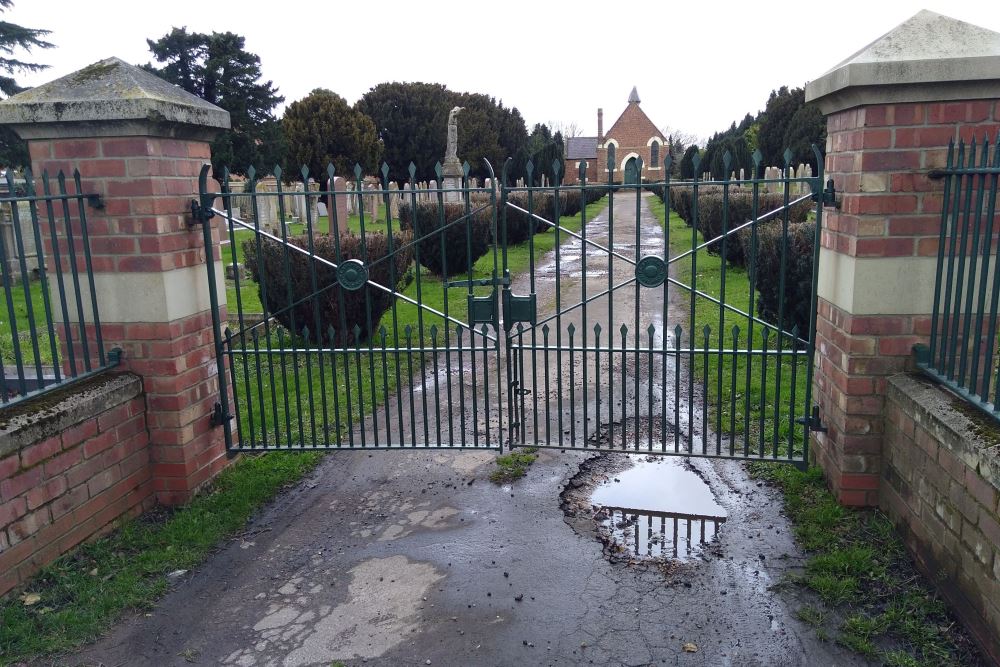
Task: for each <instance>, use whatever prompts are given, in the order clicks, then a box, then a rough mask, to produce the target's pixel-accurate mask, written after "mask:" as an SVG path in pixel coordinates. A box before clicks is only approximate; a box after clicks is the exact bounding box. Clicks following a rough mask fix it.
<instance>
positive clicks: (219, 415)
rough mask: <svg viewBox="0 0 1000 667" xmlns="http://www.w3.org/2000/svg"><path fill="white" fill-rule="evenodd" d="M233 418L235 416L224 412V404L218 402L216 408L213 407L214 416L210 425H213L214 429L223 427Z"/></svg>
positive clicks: (210, 420)
mask: <svg viewBox="0 0 1000 667" xmlns="http://www.w3.org/2000/svg"><path fill="white" fill-rule="evenodd" d="M232 418H233V416H232V415H231V414H228V413H226V412H225V411H223V409H222V403H218V402H217V403H216V404H215V405H214V406H212V416H211V418H210V419H209V424H211V425H212V427H213V428H214V427H216V426H222V425H223V424H225V423H226V422H227V421H229V420H230V419H232Z"/></svg>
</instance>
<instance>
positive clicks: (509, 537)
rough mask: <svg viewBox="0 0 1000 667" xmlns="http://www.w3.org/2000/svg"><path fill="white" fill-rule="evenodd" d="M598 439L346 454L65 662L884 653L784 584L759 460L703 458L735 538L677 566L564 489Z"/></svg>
mask: <svg viewBox="0 0 1000 667" xmlns="http://www.w3.org/2000/svg"><path fill="white" fill-rule="evenodd" d="M622 215H624V213H622ZM591 229H594V227H592V228H591ZM652 233H653V231H652V230H650V234H652ZM616 243H618V242H617V241H616ZM623 243H624V241H623ZM564 248H565V250H566V252H571V249H572V245H567V246H564ZM544 266H545V264H544V262H543V264H542V265H541V266H540V268H541V269H542V270H543V274H544ZM554 282H555V281H554V279H553V280H552V281H551V284H552V285H553V288H552V289H554ZM522 287H523V285H521V284H518V285H517V290H515V291H517V292H518V293H525V292H524V291H520V290H521V289H522ZM540 287H541V286H540ZM577 288H580V285H579V282H577V287H576V288H574V287H573V282H572V276H567V280H566V286H565V289H566V290H567V292H566V293H567V294H572V290H573V289H577ZM560 289H563V280H562V277H560ZM540 291H541V289H540ZM550 296H552V297H553V298H554V294H552V293H550ZM640 299H641V297H640ZM606 305H607V304H605V306H606ZM615 307H616V308H622V310H623V312H625V313H628V314H631V313H632V312H634V309H631V310H630V309H629V307H622V306H621V302H619V303H617V304H616V306H615ZM659 307H660V308H661V309H662V308H663V304H662V302H661V304H660V306H659ZM639 312H640V313H647V312H648V313H649V314H650V316H651V317H652V316H655V314H656V311H655V309H654V310H652V311H647V310H645V307H644V306H643V307H642V308H641V309H640V310H639ZM661 313H662V310H661ZM642 324H643V325H645V324H646V322H642ZM626 357H627V355H626ZM625 361H626V363H628V359H627V358H626V360H625ZM654 368H655V367H654ZM549 370H550V372H551V370H552V367H551V366H550V367H549ZM659 370H661V371H662V369H659ZM655 375H656V373H655V372H654V373H652V374H651V375H649V374H647V376H646V377H655ZM638 377H639V378H640V382H641V381H642V377H643V376H642V375H639V376H638ZM463 381H465V380H463ZM468 382H469V383H471V378H469V380H468ZM633 382H634V379H633ZM646 391H647V395H648V389H646ZM626 396H628V394H627V393H626ZM628 404H629V401H628V400H626V401H625V405H626V406H627V405H628ZM595 407H596V405H595ZM466 409H467V410H468V409H469V408H468V407H467V408H466ZM580 410H581V413H580V414H581V417H582V407H581V408H580ZM593 414H594V413H593V412H591V416H593ZM631 414H632V415H636V414H638V415H639V417H640V418H641V417H642V414H641V412H640V413H635V412H633V413H631ZM467 416H468V417H472V416H473V415H472V413H467ZM628 416H629V413H626V421H627V418H628ZM604 418H605V419H606V417H604ZM469 421H474V420H472V419H470V420H469ZM612 421H613V420H612ZM580 423H581V424H582V423H584V422H580ZM581 428H582V427H581ZM640 430H641V429H640ZM620 432H621V431H619V433H620ZM628 432H632V431H628ZM616 437H620V436H616ZM624 442H626V443H627V442H629V441H628V440H627V439H626V440H625V441H624ZM618 456H621V455H618ZM591 457H592V454H590V453H586V452H575V451H564V452H562V451H559V450H543V451H542V452H541V453H540V457H539V460H538V461H537V462H536V463H535V465H534V466H532V467H531V469H530V470H529V472H528V475H527V477H525V478H524V479H522V480H520V481H519V482H517V483H516V484H515V485H513V487H506V486H504V487H500V486H496V485H493V484H491V483H490V482H489V481H488V476H489V473H490V472H491V470H492V469H493V466H492V461H493V459H494V454H493V453H491V452H475V451H441V450H431V451H417V452H398V451H397V452H364V451H350V452H339V453H336V454H333V455H331V456H329V457H328V458H327V459H326V460H324V462H323V463H322V464H321V465H320V467H319V468H318V469H317V471H316V472H315V473H314V474H313V475H312V476H311V478H310V479H309V480H307V481H306V482H305V483H303V484H300V485H298V486H297V487H295V488H294V489H292V490H290V491H289V492H287V493H285V494H283V495H282V496H281V497H280V498H279V499H278V500H277V501H276V502H275V503H273V504H272V505H271V506H270V507H269V508H267V509H266V510H265V511H264V512H263V514H262V515H261V516H260V517H258V518H257V519H256V520H255V521H253V522H252V523H251V524H250V525H249V526H248V527H247V530H246V532H245V533H244V535H243V536H242V537H241V538H238V539H236V540H234V541H232V542H230V543H228V544H226V545H224V546H223V549H222V550H221V551H220V553H218V554H217V555H216V556H214V557H213V558H212V559H211V560H210V561H209V562H208V563H206V564H205V565H204V566H203V567H201V568H199V569H198V570H196V571H195V572H194V573H192V574H191V575H189V576H187V577H184V578H182V579H181V580H179V581H178V582H177V585H176V588H175V590H174V591H172V592H171V593H170V594H169V595H167V596H166V597H165V598H164V600H163V601H162V602H161V604H159V605H158V606H157V608H156V609H154V610H153V611H152V612H151V613H150V614H148V615H138V616H136V617H135V618H133V619H131V620H130V621H128V622H126V623H124V624H122V625H121V626H120V627H118V628H117V629H115V630H114V632H112V633H111V635H110V636H108V637H107V638H105V639H104V640H102V641H100V642H99V643H98V644H96V645H94V646H92V647H90V648H88V649H87V650H86V651H84V652H82V653H80V654H79V655H75V656H71V657H69V658H68V659H66V660H64V661H62V663H65V664H73V665H80V664H87V665H97V664H102V665H126V664H127V665H156V666H161V665H178V666H182V665H188V664H190V663H191V662H193V663H194V664H205V665H215V664H220V665H246V666H250V665H275V666H277V665H288V666H293V665H325V666H328V665H330V664H331V663H334V662H335V661H341V662H343V663H345V664H347V665H351V666H354V665H361V664H367V665H387V666H390V665H391V666H396V665H428V664H430V665H455V666H463V667H464V666H467V665H490V666H492V665H502V666H508V665H509V666H515V665H516V666H520V665H577V664H595V665H734V666H744V665H747V666H749V665H855V664H864V663H863V662H862V661H860V660H859V659H858V658H856V657H855V656H853V655H851V654H849V653H847V652H846V651H844V650H843V649H841V648H840V647H838V646H836V645H833V644H829V643H824V642H821V641H819V640H818V639H817V638H816V637H815V634H814V632H813V631H812V629H811V628H809V627H807V626H806V625H804V624H803V623H801V622H800V621H798V620H797V619H796V618H795V617H794V615H793V613H792V605H791V604H790V603H789V601H788V600H786V599H784V598H783V595H788V594H789V593H782V594H779V593H778V592H776V591H775V590H774V588H773V587H774V586H775V584H777V583H778V582H780V581H781V580H782V578H783V577H785V576H787V575H788V574H790V573H793V572H795V571H796V570H797V568H799V567H800V566H801V564H802V562H803V560H804V559H803V557H802V555H801V553H800V552H799V551H798V550H797V548H796V547H795V545H794V542H793V539H792V535H791V532H790V527H789V525H788V523H787V521H786V520H785V519H784V517H783V516H782V515H781V513H780V501H779V498H778V496H777V494H776V493H775V492H774V491H773V490H771V489H768V488H766V487H759V486H757V485H756V484H754V483H753V482H751V481H750V480H748V479H747V477H746V474H745V472H744V471H743V469H742V467H741V466H740V464H738V463H734V462H728V461H706V460H694V461H692V462H691V464H690V465H691V466H692V469H693V470H695V471H696V472H697V474H698V475H699V477H700V478H701V479H703V480H704V481H705V482H707V484H708V486H709V487H710V488H711V490H712V502H714V503H715V504H716V505H717V506H718V508H721V509H722V510H723V512H724V514H725V517H726V520H725V523H724V526H723V528H722V529H721V531H720V536H719V539H718V541H717V548H714V549H706V550H704V551H702V552H700V553H698V554H693V556H694V557H692V558H691V559H690V560H689V561H688V562H686V563H680V564H672V565H671V566H670V567H666V568H664V567H658V566H655V565H653V564H638V565H631V566H630V565H628V564H627V563H623V562H611V561H610V560H609V559H608V558H606V557H605V553H604V546H603V545H602V543H601V542H600V541H599V540H598V539H596V535H595V529H596V527H597V524H596V522H595V521H594V518H593V516H592V512H591V508H590V507H589V505H586V504H581V505H580V506H576V507H573V506H571V507H568V508H567V509H568V514H567V513H565V512H564V510H563V508H561V507H560V497H559V494H560V491H561V490H562V489H563V488H565V487H567V486H572V484H573V483H574V480H575V478H576V476H577V475H578V473H579V471H580V468H581V465H584V464H586V463H587V462H588V460H589V459H590V458H591ZM712 509H713V511H717V509H715V508H712ZM721 515H722V514H721V513H719V514H718V515H717V516H721ZM685 644H693V645H695V646H696V647H697V652H688V651H686V650H685V649H684V645H685Z"/></svg>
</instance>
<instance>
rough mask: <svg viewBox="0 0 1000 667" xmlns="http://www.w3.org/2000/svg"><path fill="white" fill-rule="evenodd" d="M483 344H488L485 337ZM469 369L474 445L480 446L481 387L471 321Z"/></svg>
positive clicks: (474, 335) (474, 330)
mask: <svg viewBox="0 0 1000 667" xmlns="http://www.w3.org/2000/svg"><path fill="white" fill-rule="evenodd" d="M483 345H486V340H485V338H484V339H483ZM469 370H470V372H471V373H472V446H473V447H477V448H478V447H479V428H478V426H479V387H478V386H477V385H478V381H477V376H478V373H476V326H475V324H473V323H472V322H470V323H469Z"/></svg>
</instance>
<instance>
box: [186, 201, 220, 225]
mask: <svg viewBox="0 0 1000 667" xmlns="http://www.w3.org/2000/svg"><path fill="white" fill-rule="evenodd" d="M209 201H211V200H209ZM214 217H215V212H214V211H213V210H212V207H211V205H209V206H207V207H206V206H205V205H204V204H199V203H198V200H197V199H192V200H191V219H190V220H189V221H188V227H194V226H195V225H201V224H204V223H206V222H208V221H209V220H211V219H212V218H214Z"/></svg>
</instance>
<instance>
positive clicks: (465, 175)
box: [425, 162, 490, 447]
mask: <svg viewBox="0 0 1000 667" xmlns="http://www.w3.org/2000/svg"><path fill="white" fill-rule="evenodd" d="M461 183H462V203H463V204H464V213H465V270H466V277H467V278H468V287H467V292H466V303H469V302H471V301H472V298H473V296H474V293H475V292H474V289H473V286H472V274H473V260H472V205H471V199H470V193H469V188H470V181H469V163H468V162H465V163H463V164H462V181H461ZM469 328H470V329H471V331H472V363H471V366H472V376H473V382H475V377H476V324H475V322H472V321H471V318H470V321H469ZM488 343H489V341H488V340H487V338H486V336H485V335H484V336H483V342H482V345H483V347H484V348H485V347H486V346H487V345H488ZM489 384H490V379H489V368H488V366H487V364H486V363H485V362H484V364H483V389H484V390H486V389H488V387H489ZM472 400H473V406H472V414H474V415H475V416H476V422H477V423H476V424H475V425H474V426H473V441H474V444H475V446H477V447H478V446H479V428H478V421H479V410H478V409H476V404H475V401H476V400H477V398H476V390H475V384H473V391H472ZM483 410H484V411H485V413H486V421H487V422H489V410H490V406H489V402H488V401H486V400H485V398H484V402H483ZM425 412H426V409H425Z"/></svg>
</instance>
